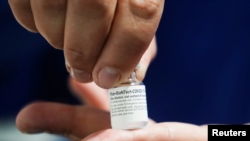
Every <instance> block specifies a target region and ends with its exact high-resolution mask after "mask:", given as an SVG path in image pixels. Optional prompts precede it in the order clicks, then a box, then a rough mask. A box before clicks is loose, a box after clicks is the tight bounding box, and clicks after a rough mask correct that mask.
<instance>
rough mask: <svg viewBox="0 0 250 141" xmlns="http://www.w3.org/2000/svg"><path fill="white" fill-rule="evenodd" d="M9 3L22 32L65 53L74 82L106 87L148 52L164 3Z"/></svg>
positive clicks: (157, 0)
mask: <svg viewBox="0 0 250 141" xmlns="http://www.w3.org/2000/svg"><path fill="white" fill-rule="evenodd" d="M9 4H10V6H11V9H12V11H13V14H14V16H15V18H16V19H17V21H18V22H19V23H20V24H21V25H22V26H23V27H25V28H26V29H27V30H29V31H32V32H39V33H40V34H41V35H42V36H43V37H44V38H45V39H46V40H47V41H48V42H49V43H50V44H51V45H52V46H53V47H55V48H58V49H63V50H64V55H65V60H66V67H67V70H68V71H69V72H70V74H71V75H72V77H73V78H75V79H76V80H77V81H80V82H91V81H94V82H95V83H96V84H97V85H99V86H100V87H103V88H111V87H113V86H114V85H115V84H118V83H120V82H121V81H122V80H123V79H125V78H127V76H129V75H130V73H131V72H132V71H133V69H135V67H136V65H137V64H138V62H139V61H140V59H141V57H142V55H143V54H144V52H145V51H146V50H147V49H148V46H149V44H150V42H151V41H152V39H153V37H154V35H155V32H156V30H157V27H158V24H159V21H160V18H161V15H162V11H163V6H164V0H9ZM152 44H154V43H152ZM142 75H144V74H142Z"/></svg>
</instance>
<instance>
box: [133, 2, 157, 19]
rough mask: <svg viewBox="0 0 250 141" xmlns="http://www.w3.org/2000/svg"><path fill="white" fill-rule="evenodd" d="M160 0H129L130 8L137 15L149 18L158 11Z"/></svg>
mask: <svg viewBox="0 0 250 141" xmlns="http://www.w3.org/2000/svg"><path fill="white" fill-rule="evenodd" d="M160 1H162V0H130V10H131V11H132V13H133V14H135V15H136V16H138V17H141V18H145V19H151V18H154V17H155V16H156V15H157V14H158V12H159V11H160V7H161V3H160Z"/></svg>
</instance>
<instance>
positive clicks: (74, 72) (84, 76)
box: [70, 68, 91, 83]
mask: <svg viewBox="0 0 250 141" xmlns="http://www.w3.org/2000/svg"><path fill="white" fill-rule="evenodd" d="M70 75H71V76H72V77H73V78H74V79H75V80H77V81H79V82H85V83H86V82H90V81H91V75H90V73H88V72H86V71H82V70H78V69H73V68H70Z"/></svg>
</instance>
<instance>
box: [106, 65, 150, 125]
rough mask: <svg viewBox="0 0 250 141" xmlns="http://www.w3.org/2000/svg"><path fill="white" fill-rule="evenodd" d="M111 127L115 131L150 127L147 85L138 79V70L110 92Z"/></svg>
mask: <svg viewBox="0 0 250 141" xmlns="http://www.w3.org/2000/svg"><path fill="white" fill-rule="evenodd" d="M108 94H109V106H110V117H111V126H112V128H113V129H126V130H128V129H140V128H144V127H147V125H148V112H147V101H146V89H145V85H144V84H143V83H142V82H140V81H138V80H137V79H136V70H135V71H134V72H132V74H131V75H130V76H129V77H128V79H127V80H126V81H124V82H122V83H121V84H120V85H118V86H115V87H114V88H111V89H109V90H108Z"/></svg>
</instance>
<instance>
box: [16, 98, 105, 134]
mask: <svg viewBox="0 0 250 141" xmlns="http://www.w3.org/2000/svg"><path fill="white" fill-rule="evenodd" d="M16 124H17V128H18V129H19V130H20V131H22V132H25V133H41V132H49V133H52V134H60V135H64V136H67V137H69V138H73V139H81V138H84V137H85V136H87V135H89V134H91V133H94V132H97V131H100V130H103V129H108V128H110V116H109V113H108V112H105V111H102V110H98V109H96V108H91V107H86V106H70V105H65V104H58V103H49V102H38V103H33V104H30V105H28V106H27V107H25V108H24V109H22V111H21V112H20V113H19V114H18V116H17V119H16Z"/></svg>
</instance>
